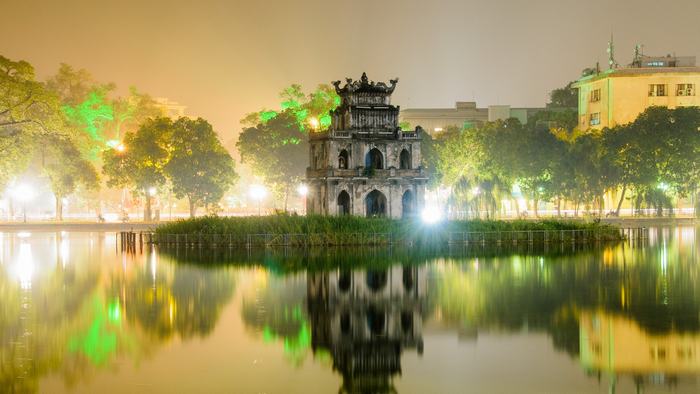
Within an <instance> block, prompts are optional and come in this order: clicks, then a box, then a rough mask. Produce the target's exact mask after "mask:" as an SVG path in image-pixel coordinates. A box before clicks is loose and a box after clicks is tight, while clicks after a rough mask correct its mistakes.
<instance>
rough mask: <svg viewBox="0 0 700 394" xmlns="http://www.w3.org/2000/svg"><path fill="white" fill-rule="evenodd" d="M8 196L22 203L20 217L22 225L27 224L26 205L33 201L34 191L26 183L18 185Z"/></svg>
mask: <svg viewBox="0 0 700 394" xmlns="http://www.w3.org/2000/svg"><path fill="white" fill-rule="evenodd" d="M10 194H11V195H12V198H14V199H15V200H18V201H20V202H21V203H22V217H23V221H24V223H27V203H28V202H30V201H31V200H33V199H34V189H32V187H31V186H29V185H28V184H26V183H20V184H19V185H16V186H15V187H13V188H12V190H11V193H10Z"/></svg>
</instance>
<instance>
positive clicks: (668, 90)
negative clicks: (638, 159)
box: [573, 48, 700, 129]
mask: <svg viewBox="0 0 700 394" xmlns="http://www.w3.org/2000/svg"><path fill="white" fill-rule="evenodd" d="M610 63H611V67H610V68H609V69H608V70H605V71H601V70H600V69H599V67H596V68H595V69H586V70H585V71H584V75H583V76H582V77H581V78H580V79H579V80H578V81H577V82H576V83H575V84H574V85H573V86H574V87H575V88H578V92H579V100H578V102H579V103H578V114H579V122H578V126H579V128H581V129H588V128H594V129H602V128H605V127H614V126H617V125H622V124H627V123H630V122H632V121H634V120H635V119H636V118H637V116H639V114H641V113H642V112H644V110H646V109H647V108H649V107H651V106H663V107H668V108H675V107H682V106H700V99H699V98H698V96H697V94H696V87H697V86H698V84H700V67H697V66H696V65H695V57H694V56H670V55H668V56H645V55H642V54H641V53H640V51H639V48H637V49H636V50H635V56H634V59H633V60H632V63H630V64H629V65H628V66H626V67H620V66H618V65H617V63H615V62H614V60H613V59H612V57H611V60H610Z"/></svg>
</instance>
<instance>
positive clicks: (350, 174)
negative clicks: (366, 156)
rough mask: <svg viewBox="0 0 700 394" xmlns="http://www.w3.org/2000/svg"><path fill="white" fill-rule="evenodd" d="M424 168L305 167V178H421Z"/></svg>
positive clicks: (423, 175)
mask: <svg viewBox="0 0 700 394" xmlns="http://www.w3.org/2000/svg"><path fill="white" fill-rule="evenodd" d="M425 176H426V175H425V170H424V169H423V168H422V167H421V168H411V169H403V170H401V169H397V168H387V169H381V170H377V169H367V168H365V167H357V168H352V169H347V170H346V169H339V168H323V169H312V168H307V169H306V177H307V178H423V177H425Z"/></svg>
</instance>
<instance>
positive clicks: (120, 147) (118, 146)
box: [114, 144, 126, 152]
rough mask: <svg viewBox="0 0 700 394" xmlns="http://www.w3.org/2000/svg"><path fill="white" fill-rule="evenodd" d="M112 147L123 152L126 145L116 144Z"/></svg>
mask: <svg viewBox="0 0 700 394" xmlns="http://www.w3.org/2000/svg"><path fill="white" fill-rule="evenodd" d="M114 149H116V150H117V152H124V151H125V150H126V147H125V146H124V144H118V145H117V146H116V147H115V148H114Z"/></svg>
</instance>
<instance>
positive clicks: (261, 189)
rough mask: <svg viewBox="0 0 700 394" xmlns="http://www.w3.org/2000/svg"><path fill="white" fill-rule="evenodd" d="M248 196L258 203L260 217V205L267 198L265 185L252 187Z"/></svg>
mask: <svg viewBox="0 0 700 394" xmlns="http://www.w3.org/2000/svg"><path fill="white" fill-rule="evenodd" d="M248 194H249V195H250V197H251V198H252V199H253V200H255V201H257V202H258V216H260V203H261V202H262V200H263V199H265V196H267V189H265V186H263V185H250V189H249V190H248Z"/></svg>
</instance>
